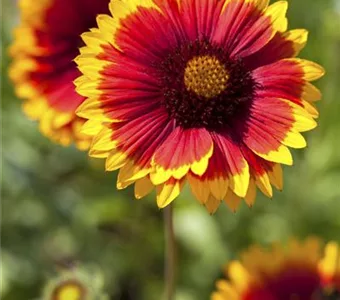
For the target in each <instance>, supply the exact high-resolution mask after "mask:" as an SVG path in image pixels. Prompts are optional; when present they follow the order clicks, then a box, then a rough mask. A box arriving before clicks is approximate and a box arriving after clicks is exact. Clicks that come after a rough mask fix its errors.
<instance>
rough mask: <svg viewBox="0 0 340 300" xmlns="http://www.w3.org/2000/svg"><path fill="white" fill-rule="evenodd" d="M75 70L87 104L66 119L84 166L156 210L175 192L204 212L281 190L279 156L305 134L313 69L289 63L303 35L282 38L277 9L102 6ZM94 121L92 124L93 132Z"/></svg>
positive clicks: (142, 0)
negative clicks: (152, 199)
mask: <svg viewBox="0 0 340 300" xmlns="http://www.w3.org/2000/svg"><path fill="white" fill-rule="evenodd" d="M109 8H110V11H111V14H112V16H113V17H111V16H109V15H100V16H99V17H98V19H97V21H98V28H96V29H93V30H91V32H87V33H84V34H83V35H82V38H83V40H84V42H85V44H86V46H85V47H83V48H82V49H81V55H80V56H79V57H78V58H77V59H76V62H77V64H78V66H79V69H80V71H81V72H82V73H83V76H81V77H79V78H78V79H77V80H76V86H77V91H78V92H79V93H80V94H81V95H83V96H84V97H86V98H87V100H86V101H85V102H83V103H82V104H81V105H80V107H79V108H78V110H77V114H78V115H79V116H80V117H82V118H85V119H88V121H87V122H86V123H85V125H84V127H83V132H84V133H86V134H89V135H93V136H94V140H93V143H92V145H91V150H90V155H92V156H94V157H102V158H106V169H107V170H108V171H112V170H117V169H120V171H119V175H118V183H117V187H118V188H119V189H120V188H125V187H127V186H128V185H130V184H133V183H135V195H136V197H137V198H141V197H144V196H145V195H147V194H148V193H149V192H150V191H151V190H152V189H153V188H154V187H156V191H157V204H158V206H159V207H165V206H166V205H168V204H169V203H171V202H172V201H173V200H174V199H175V198H176V197H177V196H178V195H179V194H180V191H181V189H182V187H183V185H184V183H185V182H189V184H190V187H191V190H192V192H193V194H194V195H195V196H196V198H197V199H198V200H199V202H200V203H202V204H204V205H205V206H206V208H207V209H208V210H209V212H211V213H212V212H214V211H215V210H216V209H217V207H218V206H219V204H220V202H221V201H223V200H224V201H225V202H226V203H227V204H228V205H229V206H230V207H231V208H232V209H236V208H237V206H238V204H239V203H240V200H241V198H244V199H245V201H246V202H247V204H248V205H253V203H254V200H255V195H256V189H257V188H259V189H260V190H261V191H262V192H263V193H264V194H266V195H267V196H269V197H271V196H272V193H273V191H272V185H273V186H274V187H276V188H278V189H282V170H281V164H285V165H292V163H293V160H292V156H291V153H290V151H289V149H288V147H292V148H303V147H305V146H306V141H305V139H304V138H303V136H302V135H301V134H300V132H304V131H308V130H311V129H313V128H314V127H316V125H317V124H316V122H315V118H316V117H317V116H318V112H317V110H316V109H315V107H314V105H313V103H314V102H315V101H317V100H319V99H320V97H321V93H320V91H319V90H318V89H317V88H316V87H315V86H313V85H312V84H311V83H310V82H311V81H314V80H316V79H318V78H320V77H321V76H322V75H323V74H324V70H323V69H322V67H320V66H319V65H317V64H315V63H313V62H310V61H307V60H303V59H299V58H296V56H297V55H298V53H299V52H300V50H301V49H302V48H303V47H304V45H305V44H306V41H307V32H306V31H305V30H303V29H297V30H291V31H287V19H286V16H285V15H286V10H287V2H286V1H278V2H276V3H274V4H272V5H269V0H120V1H117V0H111V2H110V5H109ZM98 122H99V123H98Z"/></svg>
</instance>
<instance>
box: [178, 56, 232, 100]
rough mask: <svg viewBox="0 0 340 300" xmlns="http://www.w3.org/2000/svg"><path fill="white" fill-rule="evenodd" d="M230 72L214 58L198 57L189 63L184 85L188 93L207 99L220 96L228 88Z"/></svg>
mask: <svg viewBox="0 0 340 300" xmlns="http://www.w3.org/2000/svg"><path fill="white" fill-rule="evenodd" d="M228 78H229V75H228V72H227V70H226V69H225V67H224V65H223V64H222V63H221V62H220V61H219V60H218V59H217V58H216V57H214V56H210V55H204V56H196V57H194V58H192V59H191V60H189V61H188V63H187V66H186V68H185V72H184V83H185V86H186V88H187V90H188V91H192V92H195V93H196V94H197V95H199V96H203V97H205V98H208V99H209V98H213V97H216V96H218V95H219V94H220V93H222V92H223V91H224V90H225V89H226V88H227V83H228Z"/></svg>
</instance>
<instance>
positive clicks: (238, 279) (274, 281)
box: [211, 237, 340, 300]
mask: <svg viewBox="0 0 340 300" xmlns="http://www.w3.org/2000/svg"><path fill="white" fill-rule="evenodd" d="M225 276H226V278H227V279H221V280H219V281H218V282H217V284H216V286H217V291H216V292H214V293H213V294H212V297H211V299H212V300H242V299H243V300H280V299H282V300H286V299H287V300H288V299H290V300H293V299H300V300H323V299H339V297H340V252H339V246H338V244H337V243H335V242H330V243H328V244H327V245H326V246H325V249H323V247H322V246H321V243H320V241H319V240H318V239H316V238H312V237H310V238H308V239H306V240H305V241H301V242H300V241H297V240H295V239H292V240H291V241H290V242H289V243H288V245H286V246H284V245H281V244H279V243H276V244H274V245H273V246H272V247H271V248H266V249H264V248H261V247H259V246H256V245H254V246H252V247H250V248H249V250H247V251H246V252H244V253H242V254H241V258H240V260H239V261H238V260H235V261H232V262H230V263H229V264H228V265H227V267H226V268H225Z"/></svg>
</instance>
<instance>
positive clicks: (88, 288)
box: [42, 267, 109, 300]
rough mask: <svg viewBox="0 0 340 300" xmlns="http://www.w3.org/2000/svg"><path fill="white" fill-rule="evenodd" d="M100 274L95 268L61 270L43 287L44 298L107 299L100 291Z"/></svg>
mask: <svg viewBox="0 0 340 300" xmlns="http://www.w3.org/2000/svg"><path fill="white" fill-rule="evenodd" d="M103 284H104V281H103V278H102V274H101V273H100V272H99V271H98V270H96V269H93V270H92V269H91V270H90V269H85V268H80V267H78V268H75V269H73V270H67V271H61V272H60V274H59V275H58V276H57V277H56V278H55V279H52V280H51V281H50V282H49V283H48V284H47V286H46V287H45V289H44V292H43V298H42V299H44V300H93V299H96V300H108V299H109V298H108V296H107V295H105V294H103V293H102V288H103Z"/></svg>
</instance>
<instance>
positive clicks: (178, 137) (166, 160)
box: [150, 127, 213, 185]
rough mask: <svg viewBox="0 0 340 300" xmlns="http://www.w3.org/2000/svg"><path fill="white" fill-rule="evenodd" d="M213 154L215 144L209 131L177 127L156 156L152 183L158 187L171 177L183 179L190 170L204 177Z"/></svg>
mask: <svg viewBox="0 0 340 300" xmlns="http://www.w3.org/2000/svg"><path fill="white" fill-rule="evenodd" d="M212 153H213V142H212V139H211V136H210V134H209V132H208V131H207V130H205V129H203V128H201V129H195V128H192V129H182V128H181V127H177V128H176V129H175V130H174V131H173V132H172V134H171V135H170V136H169V137H168V138H167V140H166V141H165V142H164V143H163V144H162V145H161V146H160V147H159V148H158V149H157V151H156V153H155V155H154V158H153V162H152V164H153V166H154V170H153V172H152V173H151V175H150V176H151V181H152V182H153V183H154V184H156V185H157V184H161V183H163V182H165V181H167V180H168V179H169V178H170V177H174V178H175V179H181V178H183V177H184V176H185V175H186V174H187V173H188V172H189V170H191V171H192V172H193V173H194V174H196V175H202V174H203V173H204V172H205V171H206V169H207V167H208V161H209V158H210V157H211V155H212Z"/></svg>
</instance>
